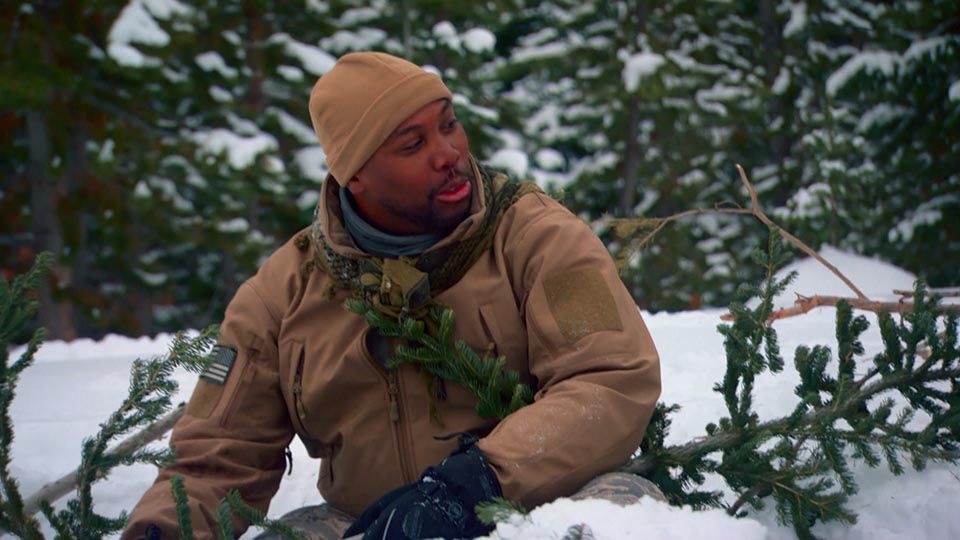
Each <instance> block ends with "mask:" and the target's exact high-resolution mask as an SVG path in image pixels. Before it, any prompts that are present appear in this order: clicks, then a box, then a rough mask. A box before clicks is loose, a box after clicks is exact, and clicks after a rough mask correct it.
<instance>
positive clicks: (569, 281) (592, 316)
mask: <svg viewBox="0 0 960 540" xmlns="http://www.w3.org/2000/svg"><path fill="white" fill-rule="evenodd" d="M543 289H544V292H545V293H546V296H547V305H549V306H550V312H551V313H552V314H553V317H554V319H556V321H557V326H559V327H560V333H561V334H563V337H564V338H566V339H567V341H568V342H570V343H573V342H575V341H577V340H579V339H580V338H582V337H584V336H586V335H589V334H592V333H594V332H598V331H600V330H623V322H622V321H621V320H620V313H619V312H618V311H617V303H616V301H615V300H614V299H613V293H612V292H610V287H609V286H607V282H606V280H605V279H603V274H601V273H600V271H599V270H597V269H595V268H587V269H583V270H571V271H569V272H561V273H559V274H554V275H552V276H549V277H547V278H546V279H545V280H544V281H543Z"/></svg>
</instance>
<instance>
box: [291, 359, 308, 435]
mask: <svg viewBox="0 0 960 540" xmlns="http://www.w3.org/2000/svg"><path fill="white" fill-rule="evenodd" d="M302 393H303V351H300V357H299V358H297V371H296V373H295V374H294V376H293V404H294V406H295V407H296V408H297V416H298V417H300V425H301V426H302V427H303V430H304V433H306V429H307V427H306V420H307V410H306V409H305V408H304V406H303V400H302V399H301V394H302Z"/></svg>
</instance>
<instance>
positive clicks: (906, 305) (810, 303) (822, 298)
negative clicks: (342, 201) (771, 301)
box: [720, 294, 957, 322]
mask: <svg viewBox="0 0 960 540" xmlns="http://www.w3.org/2000/svg"><path fill="white" fill-rule="evenodd" d="M798 296H799V295H798ZM839 302H847V303H848V304H850V305H851V306H853V307H854V308H856V309H862V310H864V311H872V312H874V313H909V312H911V311H913V302H904V301H898V302H879V301H874V300H861V299H859V298H847V297H843V296H826V295H819V294H818V295H814V296H800V297H799V298H798V299H797V301H796V302H795V303H794V305H793V306H791V307H786V308H781V309H778V310H777V311H774V312H773V313H771V314H770V318H769V319H768V320H769V321H770V322H773V321H776V320H779V319H786V318H789V317H796V316H797V315H803V314H804V313H807V312H808V311H810V310H813V309H815V308H818V307H831V306H832V307H835V306H836V305H837V303H839ZM956 307H957V306H951V305H942V306H937V309H938V310H939V311H941V312H943V313H946V312H948V311H950V310H951V309H956ZM720 319H721V320H724V321H732V320H733V315H731V314H729V313H725V314H723V315H721V316H720Z"/></svg>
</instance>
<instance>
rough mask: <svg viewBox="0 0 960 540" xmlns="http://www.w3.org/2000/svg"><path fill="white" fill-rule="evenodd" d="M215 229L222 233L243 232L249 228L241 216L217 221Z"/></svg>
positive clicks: (248, 224)
mask: <svg viewBox="0 0 960 540" xmlns="http://www.w3.org/2000/svg"><path fill="white" fill-rule="evenodd" d="M217 230H218V231H220V232H222V233H244V232H247V231H249V230H250V223H249V222H248V221H247V220H246V219H244V218H241V217H238V218H233V219H229V220H227V221H221V222H219V223H217Z"/></svg>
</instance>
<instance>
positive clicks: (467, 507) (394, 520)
mask: <svg viewBox="0 0 960 540" xmlns="http://www.w3.org/2000/svg"><path fill="white" fill-rule="evenodd" d="M476 441H477V438H476V437H474V436H472V435H468V436H464V437H463V438H461V439H460V447H459V448H458V449H457V450H456V451H455V452H454V453H452V454H450V456H449V457H447V458H446V459H444V460H443V461H442V462H440V464H439V465H437V466H435V467H430V468H428V469H427V470H426V471H424V473H423V475H422V476H421V477H420V481H418V482H414V483H412V484H407V485H405V486H401V487H399V488H397V489H395V490H393V491H391V492H390V493H387V494H386V495H384V496H383V497H381V498H380V500H378V501H377V502H375V503H373V504H372V505H371V506H370V507H369V508H367V509H366V510H364V512H363V513H362V514H361V515H360V517H358V518H357V520H356V521H355V522H353V525H351V526H350V528H349V529H347V531H346V533H344V537H350V536H353V535H356V534H360V533H364V534H363V538H364V540H371V539H377V540H381V539H387V540H407V539H419V538H473V537H475V536H480V535H483V534H487V533H489V532H490V531H491V530H492V527H490V526H489V525H485V524H483V523H481V522H480V521H479V520H477V516H476V514H475V513H474V510H473V509H474V507H476V505H477V503H480V502H483V501H488V500H490V499H492V498H494V497H499V496H501V491H500V483H499V482H498V481H497V477H496V476H495V475H494V473H493V471H492V470H491V469H490V467H489V465H487V460H486V459H484V457H483V453H481V452H480V450H479V449H478V448H477V447H476V444H475V443H476Z"/></svg>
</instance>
